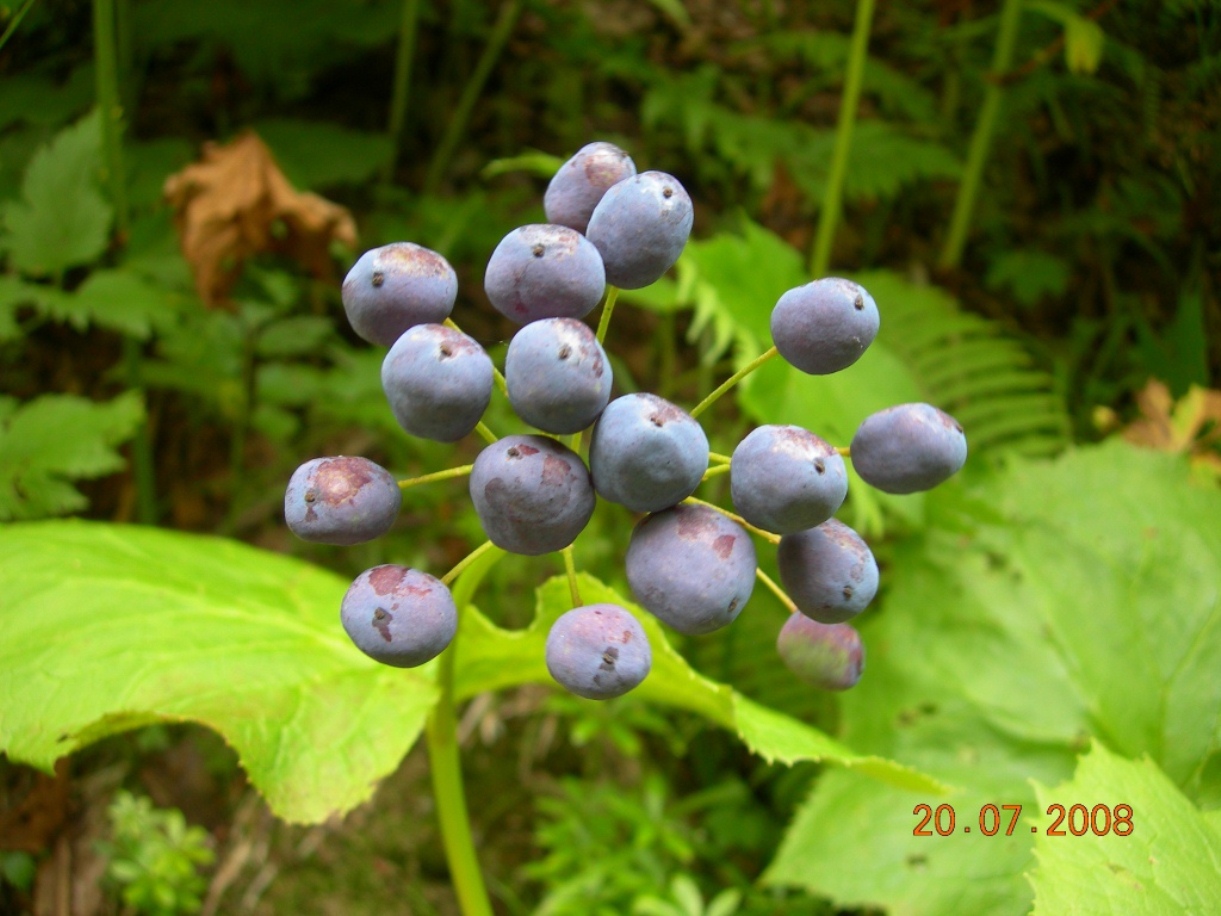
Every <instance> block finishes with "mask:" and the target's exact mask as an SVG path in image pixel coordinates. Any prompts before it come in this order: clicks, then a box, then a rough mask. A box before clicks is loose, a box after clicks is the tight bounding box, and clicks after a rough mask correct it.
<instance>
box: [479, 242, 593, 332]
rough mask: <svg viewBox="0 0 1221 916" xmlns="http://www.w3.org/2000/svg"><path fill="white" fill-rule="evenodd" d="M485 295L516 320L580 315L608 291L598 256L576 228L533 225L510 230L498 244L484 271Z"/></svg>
mask: <svg viewBox="0 0 1221 916" xmlns="http://www.w3.org/2000/svg"><path fill="white" fill-rule="evenodd" d="M483 287H484V289H485V290H486V291H487V294H488V299H489V300H491V303H492V305H493V306H494V307H495V308H496V310H497V311H498V312H500V313H501V314H502V315H504V316H506V317H507V318H510V319H512V320H513V321H516V322H517V323H518V324H527V323H529V322H531V321H538V320H539V319H540V318H584V317H585V316H586V315H588V314H589V313H590V312H592V311H593V309H594V306H596V305H597V304H598V303H599V302H600V301H601V299H602V293H603V292H604V291H605V290H606V272H605V270H604V269H603V267H602V257H601V255H599V254H598V250H597V249H596V248H594V246H593V245H592V244H591V243H590V241H589V239H587V238H585V236H583V235H581V233H579V232H577V231H576V230H575V229H569V228H568V227H567V226H555V225H551V224H535V225H530V226H522V227H521V228H519V229H514V230H513V231H512V232H510V233H509V234H508V235H506V236H505V237H504V238H503V239H501V241H500V244H499V245H497V246H496V250H495V251H493V252H492V257H491V258H489V259H488V266H487V271H486V272H485V273H484V276H483Z"/></svg>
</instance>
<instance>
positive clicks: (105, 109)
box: [93, 0, 129, 242]
mask: <svg viewBox="0 0 1221 916" xmlns="http://www.w3.org/2000/svg"><path fill="white" fill-rule="evenodd" d="M93 59H94V66H95V68H96V72H97V101H98V108H99V109H100V110H101V115H102V150H103V152H104V154H105V157H106V180H107V183H108V184H109V186H110V197H111V203H113V204H114V216H115V227H116V229H117V230H118V233H119V238H120V240H121V241H124V242H125V241H126V240H127V230H128V222H129V217H128V211H127V179H126V173H125V172H124V170H123V139H122V131H123V108H122V103H121V102H120V100H119V50H118V46H117V38H116V34H115V5H114V0H94V2H93Z"/></svg>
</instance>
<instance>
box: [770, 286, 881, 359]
mask: <svg viewBox="0 0 1221 916" xmlns="http://www.w3.org/2000/svg"><path fill="white" fill-rule="evenodd" d="M877 333H878V307H877V305H876V304H875V303H874V301H873V297H872V296H870V295H869V293H867V292H865V289H864V287H862V286H860V285H859V284H857V283H853V282H852V281H851V280H841V279H839V278H838V277H825V278H824V279H822V280H815V281H814V282H812V283H807V284H806V285H805V286H799V287H797V288H796V289H791V290H789V291H788V292H787V293H785V294H784V295H783V296H781V297H780V299H779V301H777V303H776V307H775V308H773V309H772V340H773V341H774V342H775V344H776V349H777V350H779V351H780V355H781V356H783V357H784V358H785V359H786V360H788V362H789V363H790V364H791V365H793V366H795V367H796V368H798V369H800V370H801V371H802V372H808V373H809V374H810V375H829V374H831V373H832V372H838V371H839V370H841V369H846V368H847V367H848V366H851V365H852V364H853V363H854V362H856V361H857V360H858V359H860V358H861V354H862V353H864V352H865V350H866V348H867V347H868V346H869V345H870V344H871V343H873V339H874V337H876V336H877Z"/></svg>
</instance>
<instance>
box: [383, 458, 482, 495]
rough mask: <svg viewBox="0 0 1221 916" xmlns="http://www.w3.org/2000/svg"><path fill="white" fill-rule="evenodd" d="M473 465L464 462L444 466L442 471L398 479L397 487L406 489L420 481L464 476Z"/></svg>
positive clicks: (430, 481)
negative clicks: (454, 465) (458, 465)
mask: <svg viewBox="0 0 1221 916" xmlns="http://www.w3.org/2000/svg"><path fill="white" fill-rule="evenodd" d="M473 467H474V465H473V464H464V465H462V466H461V467H456V468H446V469H445V470H444V471H433V472H432V473H431V474H421V475H420V476H419V477H408V478H407V479H406V480H400V481H399V489H400V490H406V489H407V488H408V487H418V486H419V485H420V484H422V483H433V482H434V481H437V480H449V479H450V478H451V477H465V476H466V475H467V474H469V473H470V472H471V468H473Z"/></svg>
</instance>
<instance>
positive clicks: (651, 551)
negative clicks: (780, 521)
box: [625, 505, 756, 635]
mask: <svg viewBox="0 0 1221 916" xmlns="http://www.w3.org/2000/svg"><path fill="white" fill-rule="evenodd" d="M755 560H756V557H755V545H754V544H753V543H751V540H750V535H749V534H747V533H746V530H745V529H744V528H742V526H741V525H738V524H737V523H736V522H734V521H732V520H730V519H728V518H726V517H725V516H724V515H722V514H721V513H720V512H715V511H713V510H712V509H709V508H707V507H705V506H691V505H679V506H675V507H674V508H672V509H667V510H666V511H664V512H658V513H656V514H655V515H650V516H647V517H645V518H644V519H643V520H642V521H640V522H639V523H638V524H637V525H636V527H635V529H634V530H633V531H632V538H631V541H630V542H629V544H628V548H627V557H626V560H625V564H626V567H627V581H628V584H629V585H630V586H631V589H632V594H633V595H635V596H636V600H637V601H639V602H640V603H641V604H643V605H644V606H645V607H646V608H648V610H649V611H650V612H651V613H653V614H655V615H656V616H657V617H658V618H659V619H660V620H662V621H664V622H665V623H668V624H669V625H670V626H672V627H673V628H674V629H676V630H678V631H679V632H680V633H686V634H688V635H698V634H701V633H711V632H712V631H713V630H717V629H720V628H721V627H723V626H726V625H727V624H730V623H732V622H733V621H734V620H735V619H736V618H737V616H738V614H740V613H742V608H743V607H745V606H746V602H747V601H748V600H750V596H751V592H752V591H753V590H754V586H755Z"/></svg>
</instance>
